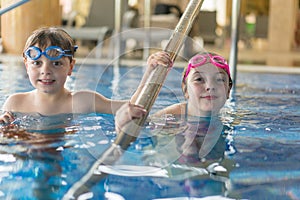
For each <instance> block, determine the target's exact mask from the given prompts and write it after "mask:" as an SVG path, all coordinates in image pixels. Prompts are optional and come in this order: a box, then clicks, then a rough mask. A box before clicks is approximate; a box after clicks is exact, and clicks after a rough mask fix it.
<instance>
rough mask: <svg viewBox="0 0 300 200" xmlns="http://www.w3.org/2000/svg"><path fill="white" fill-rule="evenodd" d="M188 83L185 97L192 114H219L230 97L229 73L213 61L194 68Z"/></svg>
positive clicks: (187, 80)
mask: <svg viewBox="0 0 300 200" xmlns="http://www.w3.org/2000/svg"><path fill="white" fill-rule="evenodd" d="M186 84H187V86H186V92H185V97H186V98H187V99H188V105H189V106H188V108H189V110H188V112H189V114H190V115H195V116H211V115H217V114H218V113H219V111H220V109H221V108H222V107H223V106H224V104H225V102H226V100H227V99H228V97H229V92H230V87H229V77H228V75H227V74H226V72H225V71H224V70H223V69H221V68H218V67H215V66H214V65H213V64H211V63H207V64H205V65H203V66H200V67H196V68H192V69H191V71H190V73H189V74H188V77H187V79H186Z"/></svg>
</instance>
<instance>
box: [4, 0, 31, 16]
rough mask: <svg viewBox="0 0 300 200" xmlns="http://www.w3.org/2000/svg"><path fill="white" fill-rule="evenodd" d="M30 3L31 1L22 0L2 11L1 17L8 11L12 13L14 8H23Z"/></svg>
mask: <svg viewBox="0 0 300 200" xmlns="http://www.w3.org/2000/svg"><path fill="white" fill-rule="evenodd" d="M28 1H30V0H21V1H18V2H16V3H13V4H12V5H10V6H7V7H5V8H2V9H0V15H3V14H4V13H6V12H8V11H10V10H12V9H14V8H17V7H19V6H21V5H23V4H24V3H27V2H28Z"/></svg>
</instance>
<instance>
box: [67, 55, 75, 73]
mask: <svg viewBox="0 0 300 200" xmlns="http://www.w3.org/2000/svg"><path fill="white" fill-rule="evenodd" d="M75 63H76V60H75V59H72V61H71V63H70V68H69V72H68V76H71V75H72V71H73V68H74V65H75Z"/></svg>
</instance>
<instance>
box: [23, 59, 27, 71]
mask: <svg viewBox="0 0 300 200" xmlns="http://www.w3.org/2000/svg"><path fill="white" fill-rule="evenodd" d="M26 61H27V59H26V58H23V62H24V65H25V68H26V71H27V68H28V64H27V62H26Z"/></svg>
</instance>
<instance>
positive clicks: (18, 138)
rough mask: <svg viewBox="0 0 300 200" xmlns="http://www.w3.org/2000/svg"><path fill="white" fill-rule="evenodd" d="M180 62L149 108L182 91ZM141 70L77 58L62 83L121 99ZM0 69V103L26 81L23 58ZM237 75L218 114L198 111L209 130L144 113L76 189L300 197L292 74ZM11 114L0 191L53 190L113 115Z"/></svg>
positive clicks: (0, 151)
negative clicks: (123, 146) (130, 135)
mask: <svg viewBox="0 0 300 200" xmlns="http://www.w3.org/2000/svg"><path fill="white" fill-rule="evenodd" d="M181 71H182V69H180V68H174V69H173V70H172V71H171V72H170V74H169V75H168V77H167V80H166V83H165V84H164V86H163V88H162V91H161V93H160V95H159V97H158V99H157V101H156V102H155V104H154V106H153V108H152V111H151V112H155V111H157V110H159V109H161V108H163V107H165V106H167V105H170V104H173V103H176V102H180V101H183V100H184V98H183V96H182V94H181V88H180V75H181ZM142 73H143V68H142V67H125V66H123V67H116V66H110V67H107V66H97V65H87V66H77V67H76V69H75V71H74V73H73V75H72V77H70V79H69V80H68V81H67V84H66V86H67V87H68V88H69V89H71V90H80V89H91V90H96V91H98V92H100V93H101V94H103V95H105V96H107V97H111V98H115V99H128V98H130V97H131V95H132V94H133V92H134V90H135V89H136V86H137V84H138V82H139V80H140V78H141V74H142ZM0 77H1V79H2V82H3V83H5V84H1V86H0V93H1V95H0V103H1V105H2V104H3V102H4V101H5V99H6V98H7V97H8V95H10V94H12V93H14V92H20V91H28V90H31V89H32V86H31V85H30V83H29V81H28V79H27V76H26V72H25V70H24V68H23V67H22V66H18V65H5V64H2V65H1V66H0ZM237 78H238V80H237V91H236V94H235V98H234V100H232V101H228V103H227V105H226V106H225V108H224V110H223V111H222V117H221V118H220V119H204V120H201V123H202V124H203V126H202V125H201V127H200V128H201V129H205V131H210V130H211V131H212V133H213V134H208V136H203V135H197V136H193V137H192V138H190V136H191V135H193V134H184V132H185V131H187V130H188V131H190V133H194V132H195V130H196V129H194V126H193V123H190V124H186V123H182V124H175V125H174V124H168V127H167V128H166V127H165V126H166V121H164V120H162V121H160V119H152V120H153V124H154V125H153V124H151V122H150V123H149V124H147V126H145V128H144V130H143V131H142V132H141V134H140V137H139V138H138V139H137V140H136V141H135V142H134V143H133V144H131V146H130V147H129V148H128V149H127V150H126V151H123V152H121V153H122V155H121V157H120V158H119V159H118V160H116V162H115V166H114V167H112V166H107V165H105V163H104V164H103V165H101V166H100V167H99V169H98V170H99V171H100V172H101V173H106V175H105V176H103V177H102V178H100V179H99V180H98V181H97V182H96V184H94V185H93V186H91V187H90V188H89V193H86V194H85V196H81V199H113V200H119V199H143V200H144V199H178V200H182V199H300V156H299V153H298V152H299V151H300V144H299V143H300V139H299V138H300V128H299V121H300V117H299V116H300V98H299V97H300V85H299V84H298V83H299V78H300V76H299V75H288V74H264V73H261V74H259V73H258V74H256V73H247V72H239V73H238V76H237ZM17 116H18V120H16V121H15V122H14V123H15V124H17V125H18V126H19V127H20V128H22V129H19V130H14V129H2V131H1V133H0V134H1V140H0V141H1V143H0V199H62V198H63V196H64V195H65V194H66V193H67V192H68V191H69V190H70V188H72V186H73V185H74V184H75V183H76V182H77V181H78V180H79V179H81V178H82V177H83V176H84V175H85V174H86V173H88V170H89V169H90V168H91V166H92V165H93V164H94V163H95V162H96V160H97V159H98V158H101V156H102V155H103V153H104V152H105V151H106V149H107V148H109V147H110V146H111V144H112V143H113V141H114V140H115V138H116V133H115V130H114V117H113V116H112V115H107V114H99V113H88V114H80V115H73V114H66V115H59V116H54V117H45V116H41V115H38V114H32V115H28V114H27V115H26V114H22V113H17ZM206 124H209V127H206ZM196 128H197V130H200V129H199V124H197V127H196ZM24 129H25V130H26V131H25V130H24ZM174 133H178V134H174ZM175 135H176V136H175ZM194 141H196V142H195V143H194ZM199 144H202V145H200V146H199ZM182 145H188V146H189V147H190V148H189V150H190V151H189V152H183V151H182ZM197 145H198V146H197ZM199 149H200V150H199ZM200 155H202V157H203V158H202V159H200V160H199V159H195V157H197V158H198V156H200Z"/></svg>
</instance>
